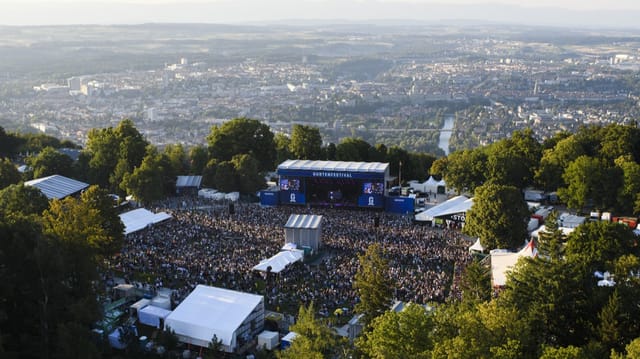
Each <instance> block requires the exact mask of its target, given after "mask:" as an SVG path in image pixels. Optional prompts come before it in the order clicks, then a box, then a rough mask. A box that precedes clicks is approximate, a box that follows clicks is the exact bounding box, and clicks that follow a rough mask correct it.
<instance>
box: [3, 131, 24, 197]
mask: <svg viewBox="0 0 640 359" xmlns="http://www.w3.org/2000/svg"><path fill="white" fill-rule="evenodd" d="M0 128H1V127H0ZM20 180H21V176H20V172H18V169H17V168H16V166H15V165H14V164H13V162H11V161H10V160H9V159H8V158H4V159H2V160H0V189H3V188H5V187H7V186H9V185H12V184H17V183H18V182H20Z"/></svg>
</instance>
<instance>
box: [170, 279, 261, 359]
mask: <svg viewBox="0 0 640 359" xmlns="http://www.w3.org/2000/svg"><path fill="white" fill-rule="evenodd" d="M262 300H263V297H262V296H261V295H255V294H248V293H242V292H236V291H234V290H229V289H223V288H217V287H209V286H206V285H201V284H200V285H198V286H197V287H196V289H194V290H193V292H191V294H189V296H187V298H185V300H184V301H182V303H180V305H179V306H178V307H177V308H176V309H175V310H174V311H173V312H172V313H171V314H169V316H168V317H167V319H166V320H165V327H171V329H172V330H174V331H175V332H176V334H177V335H179V336H183V337H187V338H191V339H193V340H194V341H196V342H201V343H209V342H211V339H212V338H213V335H214V334H215V335H216V336H217V337H218V339H219V340H221V341H222V344H223V345H227V346H231V344H232V340H233V334H234V332H235V331H236V330H237V329H238V327H240V325H241V324H242V322H243V321H244V320H245V319H246V318H247V317H248V316H249V314H251V312H252V311H253V310H254V309H255V308H256V307H257V306H258V305H259V304H260V303H261V302H262Z"/></svg>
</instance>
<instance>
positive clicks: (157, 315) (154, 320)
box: [138, 305, 171, 328]
mask: <svg viewBox="0 0 640 359" xmlns="http://www.w3.org/2000/svg"><path fill="white" fill-rule="evenodd" d="M169 314H171V311H170V310H168V309H164V308H160V307H155V306H153V305H148V306H146V307H144V308H142V309H140V310H139V311H138V320H140V323H142V324H146V325H149V326H152V327H156V328H160V319H162V320H165V319H166V318H167V317H168V316H169Z"/></svg>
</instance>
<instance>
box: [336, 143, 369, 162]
mask: <svg viewBox="0 0 640 359" xmlns="http://www.w3.org/2000/svg"><path fill="white" fill-rule="evenodd" d="M369 147H371V145H370V144H369V143H367V141H365V140H363V139H361V138H353V137H347V138H345V139H343V140H342V141H340V143H339V144H338V145H337V146H336V160H338V161H354V162H362V161H368V160H369V157H368V156H369Z"/></svg>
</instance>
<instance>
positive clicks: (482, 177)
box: [442, 148, 487, 193]
mask: <svg viewBox="0 0 640 359" xmlns="http://www.w3.org/2000/svg"><path fill="white" fill-rule="evenodd" d="M486 164H487V155H486V153H485V152H484V150H483V149H481V148H476V149H473V150H464V151H457V152H454V153H452V154H450V155H449V156H448V157H447V160H446V167H445V172H444V173H443V174H442V175H443V178H444V180H445V181H446V182H447V186H449V187H451V188H455V189H456V191H458V193H463V192H471V193H473V192H474V191H475V189H476V187H478V186H481V185H482V184H483V183H485V181H486V180H487V177H486V167H487V165H486Z"/></svg>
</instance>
